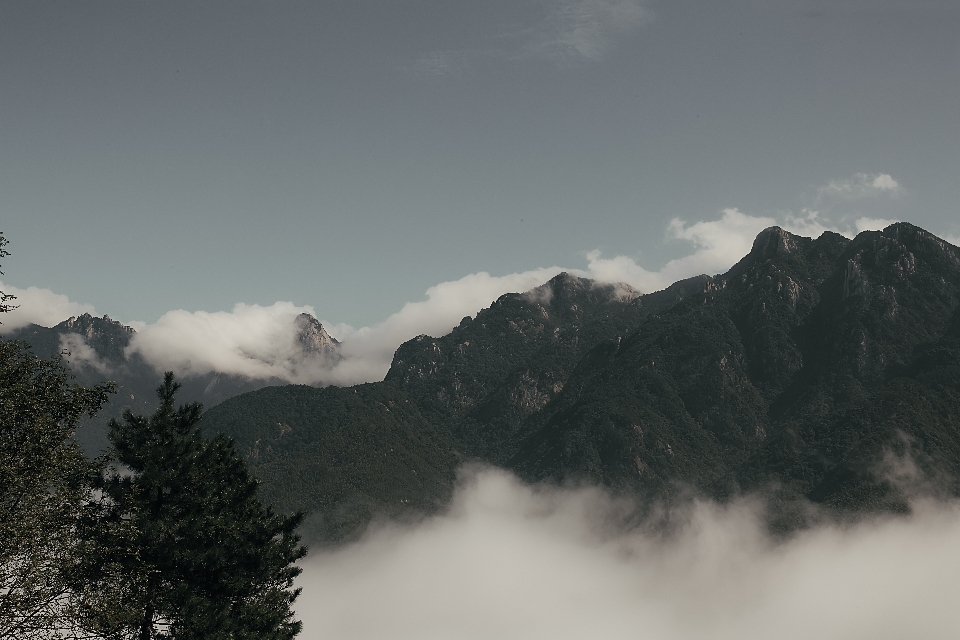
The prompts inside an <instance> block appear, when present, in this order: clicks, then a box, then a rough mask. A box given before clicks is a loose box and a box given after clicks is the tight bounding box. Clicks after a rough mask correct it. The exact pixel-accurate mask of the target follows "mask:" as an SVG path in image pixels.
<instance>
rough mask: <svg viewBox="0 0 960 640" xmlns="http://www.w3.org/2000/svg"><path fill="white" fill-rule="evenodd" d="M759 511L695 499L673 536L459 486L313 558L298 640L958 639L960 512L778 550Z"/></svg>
mask: <svg viewBox="0 0 960 640" xmlns="http://www.w3.org/2000/svg"><path fill="white" fill-rule="evenodd" d="M760 508H761V504H760V503H759V502H758V501H751V500H743V501H740V502H738V503H735V504H733V505H729V506H724V507H721V506H717V505H714V504H710V503H703V502H701V503H693V504H691V505H690V507H689V508H688V509H686V510H684V511H682V512H680V513H676V514H673V515H672V516H671V520H672V522H673V523H674V524H675V525H677V527H676V534H675V535H674V536H672V537H664V536H662V535H660V534H656V533H654V532H653V530H652V529H649V528H645V527H643V526H640V527H638V528H637V527H634V528H633V529H630V530H627V529H624V528H622V527H620V526H618V524H617V523H618V522H621V521H622V520H623V518H622V516H623V515H624V513H625V509H626V505H624V504H623V503H618V502H617V501H616V500H613V499H611V498H610V497H609V496H607V495H605V494H604V493H603V492H602V491H599V490H596V489H591V490H559V489H542V488H541V489H532V488H530V487H527V486H524V485H522V484H520V483H519V482H518V481H516V480H515V479H513V478H512V477H511V476H509V475H508V474H506V473H504V472H501V471H495V470H479V471H477V470H474V471H472V472H469V473H467V474H466V476H465V477H464V479H463V482H462V486H461V488H460V489H459V490H458V492H457V495H456V498H455V500H454V504H453V507H452V508H451V510H450V511H449V513H447V514H445V515H442V516H438V517H435V518H431V519H429V520H426V521H424V522H422V523H420V524H418V525H415V526H406V527H403V526H397V525H381V526H379V527H374V528H373V530H371V531H370V532H368V534H367V535H366V536H365V537H364V538H363V539H362V540H361V541H360V542H358V543H356V544H353V545H351V546H349V547H346V548H342V549H338V550H333V551H319V552H313V553H311V554H310V555H309V556H308V557H307V558H306V560H305V561H304V564H303V566H304V574H303V575H302V576H301V579H300V581H299V583H300V585H301V586H302V587H303V594H302V595H301V596H300V599H299V600H298V602H297V607H296V608H297V612H298V615H299V617H300V619H301V620H303V622H304V633H303V634H302V636H301V637H303V638H305V639H307V640H313V639H315V638H338V639H341V640H367V639H374V638H378V639H390V640H405V639H410V640H413V639H416V640H429V639H437V640H439V639H444V640H449V639H453V638H457V639H460V638H462V639H465V640H472V639H477V640H479V639H484V640H488V639H491V638H498V639H503V640H511V639H518V640H519V639H521V638H522V639H525V640H529V639H531V638H544V639H547V638H549V639H550V640H563V639H565V638H571V639H573V638H578V639H580V638H587V637H591V638H605V639H617V638H631V639H636V638H652V639H664V640H668V639H669V640H675V639H676V640H690V639H699V638H711V639H715V638H720V639H726V638H730V639H734V638H736V639H738V640H748V639H754V638H755V639H758V640H759V639H761V638H762V639H765V640H766V639H769V638H778V639H780V638H782V639H788V640H789V639H793V638H797V639H800V638H803V639H809V638H838V639H839V638H844V639H847V640H849V639H855V638H870V639H871V640H879V639H884V638H898V639H899V638H907V637H922V638H953V637H955V636H956V628H957V617H956V613H955V606H956V602H957V601H958V599H960V582H958V581H957V579H956V576H958V575H960V508H958V505H957V504H954V503H944V502H934V501H924V500H918V501H917V502H916V503H915V505H914V513H913V515H911V516H909V517H900V518H892V517H891V518H878V519H874V520H871V521H869V522H864V523H861V524H858V525H856V526H847V527H839V526H826V527H821V528H818V529H816V530H813V531H808V532H805V533H802V534H799V535H797V536H795V537H794V538H792V539H790V540H788V541H786V542H774V541H772V540H771V539H770V538H769V537H767V536H766V535H765V533H764V532H763V528H762V526H761V525H760V523H759V520H758V517H757V514H758V511H759V509H760Z"/></svg>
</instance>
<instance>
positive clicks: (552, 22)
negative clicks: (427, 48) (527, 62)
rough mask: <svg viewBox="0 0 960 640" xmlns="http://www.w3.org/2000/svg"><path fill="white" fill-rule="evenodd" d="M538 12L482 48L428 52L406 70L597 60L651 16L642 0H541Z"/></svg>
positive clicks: (435, 72)
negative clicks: (482, 62) (497, 63)
mask: <svg viewBox="0 0 960 640" xmlns="http://www.w3.org/2000/svg"><path fill="white" fill-rule="evenodd" d="M539 4H540V7H541V8H542V9H541V11H540V12H539V15H538V16H537V17H535V18H533V19H531V20H528V21H527V22H526V23H524V24H521V25H520V26H518V27H515V28H512V29H510V30H506V31H503V32H501V33H499V34H497V35H496V36H495V37H492V38H490V40H491V45H490V46H489V47H486V48H478V49H461V50H447V51H432V52H430V53H428V54H426V55H424V56H422V57H421V58H419V59H418V60H417V61H416V62H414V63H413V64H411V65H407V66H405V67H403V68H404V70H406V71H408V72H411V73H415V74H417V75H426V76H442V75H458V74H459V73H460V72H461V71H463V70H464V69H465V68H467V67H468V66H469V65H471V64H476V63H478V62H481V61H491V60H494V61H500V62H503V61H516V60H522V59H530V58H534V59H541V60H550V61H554V62H557V63H561V64H569V63H578V62H597V61H599V60H601V59H602V58H603V56H604V55H605V54H606V53H607V52H608V51H609V50H610V49H612V48H613V47H614V46H615V45H616V43H617V42H618V41H619V40H620V39H621V38H623V37H625V36H627V35H629V34H630V33H632V32H634V31H636V30H637V29H638V28H640V27H641V26H642V25H644V24H645V23H647V22H649V21H650V20H651V18H652V16H651V13H650V12H649V11H648V10H647V9H646V7H645V6H644V5H645V3H644V2H641V1H640V0H545V1H544V2H541V3H539Z"/></svg>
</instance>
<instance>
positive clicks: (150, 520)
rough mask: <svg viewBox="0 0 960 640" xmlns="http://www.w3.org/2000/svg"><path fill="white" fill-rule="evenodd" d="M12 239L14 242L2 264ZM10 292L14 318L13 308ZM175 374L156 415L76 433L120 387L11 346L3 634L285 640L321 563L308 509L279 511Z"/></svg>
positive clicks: (3, 477)
mask: <svg viewBox="0 0 960 640" xmlns="http://www.w3.org/2000/svg"><path fill="white" fill-rule="evenodd" d="M5 244H6V240H5V239H4V238H3V236H0V257H2V256H5V255H7V254H6V251H4V245H5ZM11 301H12V297H11V296H9V295H5V294H3V293H0V311H7V310H9V309H10V308H12V303H11ZM178 388H179V384H178V383H176V382H175V381H174V379H173V374H171V373H167V374H166V376H165V377H164V380H163V383H162V384H161V385H160V387H159V388H158V389H157V395H158V399H159V406H158V408H157V410H156V412H155V413H153V415H151V416H149V417H147V416H138V415H133V414H132V413H130V412H127V413H126V414H125V415H124V417H123V420H113V421H111V423H110V443H111V446H110V449H109V450H108V452H107V453H106V454H104V455H103V456H101V457H99V458H97V459H96V460H88V459H87V458H86V457H84V455H83V453H82V451H81V450H80V448H79V446H78V445H77V444H76V442H75V441H74V440H73V439H72V438H71V435H72V434H73V432H74V430H75V429H76V426H77V424H78V422H79V421H80V420H81V419H82V418H83V417H84V416H92V415H94V414H95V413H96V412H97V411H99V410H100V408H101V407H102V405H103V404H104V403H105V402H106V401H107V399H108V397H109V394H110V393H111V392H112V391H113V388H112V384H111V383H104V384H102V385H97V386H94V387H92V388H86V387H82V386H80V385H77V384H73V383H72V382H71V378H70V376H69V374H68V373H67V371H66V370H65V369H64V367H63V365H62V364H61V362H60V361H59V360H45V359H42V358H38V357H37V356H35V355H33V354H32V353H31V352H30V350H29V349H27V348H26V347H24V346H23V345H22V344H20V343H17V342H9V341H0V638H15V639H17V640H29V639H34V638H38V639H39V638H77V639H79V638H91V639H93V638H103V639H117V640H120V639H137V640H150V639H154V638H176V639H197V640H199V639H205V640H211V639H214V640H216V639H227V638H230V639H240V638H250V639H253V638H257V639H276V640H280V639H284V638H292V637H294V636H296V635H297V633H298V632H299V631H300V623H299V622H298V621H296V620H295V619H294V616H293V611H292V609H291V606H292V604H293V602H294V600H295V599H296V597H297V595H298V594H299V590H298V589H294V588H293V581H294V579H295V578H296V576H297V575H298V574H299V572H300V569H299V568H298V567H296V566H295V564H294V563H295V562H296V561H297V560H298V559H300V558H302V557H303V556H304V555H305V554H306V549H305V548H304V547H303V546H301V545H300V544H299V536H298V535H297V533H296V528H297V526H298V525H299V523H300V520H301V519H302V516H301V515H296V516H290V517H288V516H283V515H279V514H276V513H274V512H273V511H272V510H271V509H270V508H268V507H265V506H264V505H263V504H262V502H261V501H260V499H259V497H258V495H257V482H256V481H255V480H254V479H253V478H252V477H251V476H250V475H249V474H248V472H247V469H246V465H245V463H244V461H243V459H242V458H241V457H240V456H239V455H238V454H237V452H236V451H235V449H234V446H233V443H232V442H231V441H229V440H228V439H226V438H224V437H223V436H215V437H212V438H205V437H203V436H202V435H201V433H200V430H199V426H198V422H199V420H200V415H201V407H200V405H199V404H196V403H193V404H186V405H181V406H179V407H177V406H176V402H175V397H176V392H177V389H178Z"/></svg>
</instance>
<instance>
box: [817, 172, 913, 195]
mask: <svg viewBox="0 0 960 640" xmlns="http://www.w3.org/2000/svg"><path fill="white" fill-rule="evenodd" d="M903 192H904V189H903V187H902V186H900V183H899V182H897V181H896V180H894V179H893V177H892V176H891V175H890V174H888V173H855V174H853V175H852V176H850V177H849V178H845V179H843V180H831V181H830V182H828V183H827V184H826V185H825V186H822V187H820V188H819V189H817V201H818V202H822V201H824V200H833V199H839V200H860V199H863V198H875V197H877V196H882V195H888V196H899V195H902V194H903Z"/></svg>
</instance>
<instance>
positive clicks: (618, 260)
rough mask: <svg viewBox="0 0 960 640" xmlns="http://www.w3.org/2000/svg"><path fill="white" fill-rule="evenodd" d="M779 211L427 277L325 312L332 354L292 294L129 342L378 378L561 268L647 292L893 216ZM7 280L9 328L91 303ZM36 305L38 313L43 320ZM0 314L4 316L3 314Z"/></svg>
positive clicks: (258, 372)
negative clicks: (657, 256)
mask: <svg viewBox="0 0 960 640" xmlns="http://www.w3.org/2000/svg"><path fill="white" fill-rule="evenodd" d="M779 218H780V219H779V220H778V219H775V218H772V217H766V216H751V215H748V214H745V213H743V212H741V211H739V210H738V209H735V208H728V209H724V210H723V211H722V213H721V215H720V217H719V218H717V219H715V220H706V221H699V222H694V223H687V222H685V221H683V220H680V219H674V220H672V221H670V223H669V224H668V226H667V233H666V235H667V238H668V239H670V240H674V241H682V242H684V243H689V244H690V246H691V247H692V251H690V252H689V253H688V254H687V255H685V256H683V257H680V258H676V259H674V260H671V261H669V262H668V263H666V264H665V265H663V266H662V267H661V268H660V269H657V270H650V269H647V268H645V267H643V266H641V265H639V264H637V262H636V260H634V259H633V258H629V257H626V256H613V257H610V258H605V257H603V256H602V255H601V254H600V252H599V251H592V252H590V253H588V254H587V255H586V258H587V265H586V267H585V268H569V267H568V268H563V267H559V266H554V267H545V268H538V269H532V270H530V271H524V272H520V273H511V274H507V275H502V276H493V275H490V274H489V273H487V272H480V273H474V274H470V275H467V276H464V277H462V278H460V279H458V280H452V281H449V282H441V283H440V284H437V285H435V286H433V287H430V288H429V289H428V290H427V291H426V292H425V295H424V299H423V300H420V301H416V302H408V303H407V304H405V305H404V306H403V308H401V309H400V310H399V311H397V312H396V313H394V314H393V315H391V316H390V317H388V318H386V319H385V320H384V321H383V322H380V323H379V324H376V325H373V326H369V327H361V328H354V327H351V326H349V325H345V324H331V323H328V322H324V325H325V327H326V329H327V331H328V332H329V333H330V334H331V335H332V336H333V337H335V338H337V339H338V340H340V341H341V343H342V344H341V354H342V356H343V359H342V360H341V361H339V362H336V363H331V362H329V361H322V360H320V359H317V358H309V357H304V356H303V353H302V352H301V351H300V350H299V349H298V347H297V346H296V344H295V337H296V327H295V325H294V318H296V316H297V315H298V314H299V313H310V314H313V313H314V311H313V308H312V307H309V306H297V305H295V304H293V303H292V302H277V303H275V304H273V305H271V306H266V307H262V306H258V305H245V304H238V305H236V306H235V307H234V309H233V310H232V311H229V312H226V311H224V312H207V311H197V312H189V311H183V310H177V311H170V312H168V313H166V314H164V315H163V316H162V317H161V318H160V319H159V320H158V321H157V322H156V323H153V324H145V323H130V324H131V325H132V326H134V328H135V329H136V330H137V334H136V335H135V336H134V338H133V340H132V343H131V346H130V351H131V352H138V353H140V354H141V355H142V356H143V357H144V358H145V359H146V360H147V362H149V363H151V364H152V365H153V366H154V367H156V368H157V369H158V370H160V371H163V370H173V371H175V372H177V373H178V374H179V375H190V374H204V373H208V372H211V371H217V372H220V373H227V374H234V375H243V376H247V377H250V378H257V379H277V380H285V381H288V382H293V383H302V384H320V385H326V384H336V385H341V386H345V385H351V384H357V383H361V382H373V381H377V380H382V379H383V376H384V375H385V374H386V372H387V370H388V369H389V367H390V363H391V361H392V359H393V354H394V352H395V351H396V349H397V347H399V346H400V345H401V344H402V343H403V342H405V341H406V340H409V339H411V338H414V337H416V336H418V335H421V334H427V335H431V336H435V337H437V336H442V335H444V334H446V333H448V332H449V331H450V330H451V329H453V327H455V326H456V325H457V324H458V323H459V322H460V320H461V319H462V318H463V317H464V316H475V315H476V313H477V312H478V311H480V310H481V309H483V308H485V307H488V306H489V305H490V304H491V303H492V302H493V301H494V300H496V299H497V298H499V297H500V296H501V295H503V294H505V293H511V292H513V293H520V292H524V291H528V290H530V289H532V288H534V287H536V286H539V285H540V284H543V283H544V282H545V281H547V280H549V279H550V278H551V277H553V276H554V275H556V274H558V273H560V272H561V271H568V272H570V273H572V274H574V275H578V276H581V277H586V278H592V279H594V280H598V281H600V282H608V283H615V282H624V283H626V284H628V285H630V286H632V287H634V288H635V289H637V290H639V291H640V292H642V293H649V292H651V291H656V290H659V289H663V288H665V287H667V286H669V285H670V284H672V283H674V282H676V281H677V280H681V279H683V278H688V277H691V276H696V275H700V274H707V275H714V274H717V273H722V272H724V271H726V270H727V269H729V268H730V267H731V266H732V265H733V264H734V263H736V262H737V261H738V260H739V259H740V258H742V257H743V256H744V255H746V254H747V253H748V252H749V251H750V248H751V246H752V243H753V240H754V238H755V237H756V235H757V233H759V232H760V231H761V230H763V229H765V228H767V227H770V226H773V225H776V224H780V225H781V226H783V227H784V228H785V229H787V230H788V231H792V232H794V233H798V234H800V235H806V236H819V235H820V234H821V233H823V231H827V230H831V231H837V232H839V233H843V234H844V235H846V236H848V237H853V235H855V233H857V232H859V231H862V230H864V229H868V228H870V229H877V228H883V227H885V226H887V224H889V223H890V222H891V221H890V220H882V219H870V218H860V219H858V220H857V221H856V223H855V228H849V227H848V228H841V227H839V226H837V225H834V224H832V223H830V222H829V221H827V220H825V219H824V218H823V217H822V216H821V215H820V214H819V213H818V212H817V211H813V210H803V211H802V212H801V215H800V216H793V215H792V214H790V213H789V212H788V213H785V214H782V215H780V216H779ZM0 288H2V285H0ZM7 289H9V290H10V292H11V293H14V294H16V295H18V296H22V297H21V299H20V300H18V302H23V301H24V300H25V299H26V300H27V301H28V302H29V304H24V305H23V309H24V310H27V309H30V310H32V313H33V314H34V315H32V316H29V317H30V319H29V320H23V319H22V318H23V316H21V319H20V320H19V321H15V322H12V323H10V324H4V325H3V328H4V329H7V330H9V329H10V328H11V326H12V327H16V326H22V324H26V323H27V322H30V321H34V322H38V323H39V324H47V325H52V324H55V323H57V322H59V321H61V320H63V319H65V318H66V317H68V316H70V315H78V314H79V313H82V312H84V311H87V312H91V313H92V312H93V308H92V307H90V306H89V305H79V304H77V303H73V302H70V301H69V300H68V299H67V298H66V296H60V295H57V294H54V293H52V292H50V291H47V290H41V289H36V288H30V289H27V290H19V289H12V288H7ZM7 289H4V290H7ZM25 293H26V295H24V294H25ZM41 310H42V313H40V311H41ZM17 313H21V311H20V310H18V311H17V312H14V313H12V314H7V316H12V319H14V320H17V316H16V315H15V314H17ZM38 314H39V315H43V318H42V321H40V320H41V318H40V317H39V315H38ZM3 320H4V322H5V323H7V322H8V318H7V317H5V318H3ZM73 350H74V351H75V352H76V353H77V354H78V355H77V357H81V358H82V357H83V356H82V354H83V353H86V352H84V351H82V350H81V349H80V347H79V345H74V347H73Z"/></svg>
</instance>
